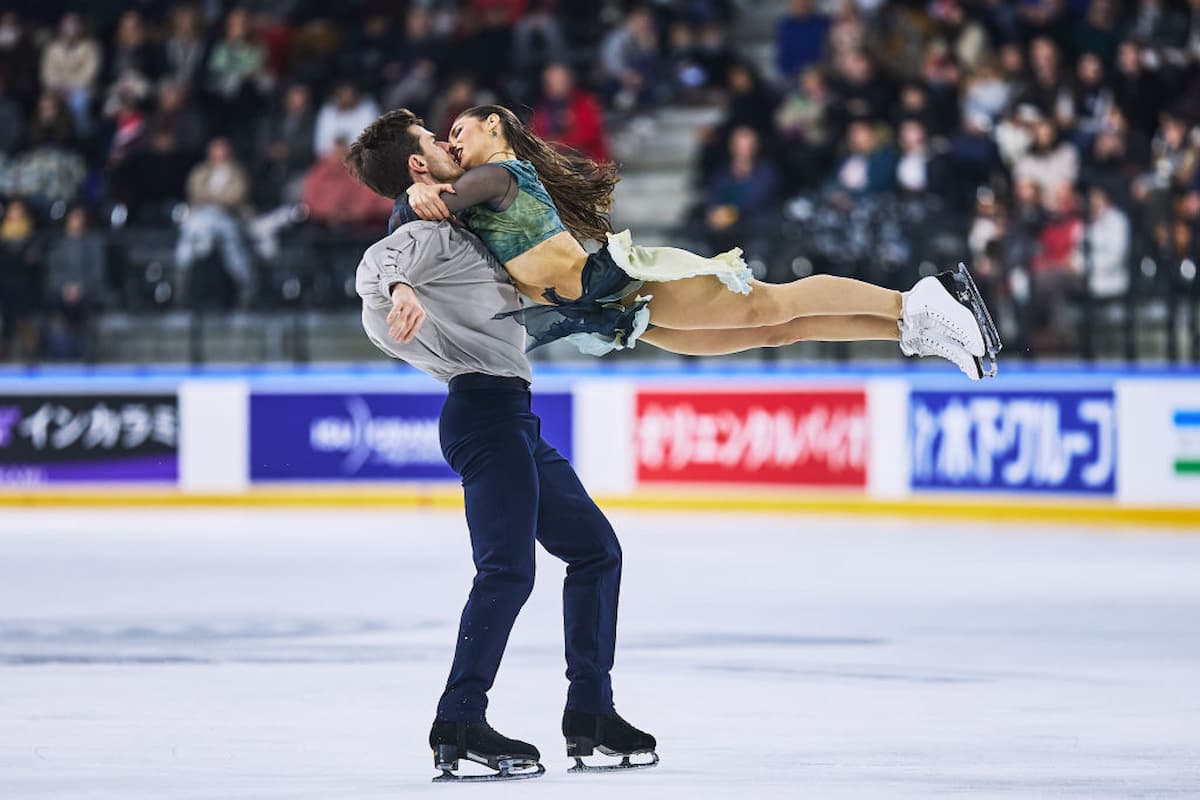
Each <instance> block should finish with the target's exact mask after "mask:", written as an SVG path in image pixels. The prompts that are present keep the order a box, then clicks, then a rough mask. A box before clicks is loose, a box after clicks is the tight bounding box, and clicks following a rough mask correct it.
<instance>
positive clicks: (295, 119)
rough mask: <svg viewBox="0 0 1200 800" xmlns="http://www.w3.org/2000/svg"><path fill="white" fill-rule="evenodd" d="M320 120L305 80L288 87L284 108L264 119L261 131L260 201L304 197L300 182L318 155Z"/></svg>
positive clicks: (275, 201) (263, 204) (266, 202)
mask: <svg viewBox="0 0 1200 800" xmlns="http://www.w3.org/2000/svg"><path fill="white" fill-rule="evenodd" d="M315 131H316V120H315V115H314V113H313V108H312V94H311V93H310V92H309V90H308V87H307V86H305V85H304V84H302V83H297V84H293V85H292V86H289V87H288V90H287V93H286V94H284V97H283V108H281V109H278V110H276V111H273V112H271V113H270V114H268V115H267V116H266V118H265V119H263V121H262V123H261V125H260V128H259V133H258V149H257V153H258V158H257V159H256V162H257V164H258V167H259V174H258V179H257V180H256V181H255V186H256V188H261V190H262V194H263V196H262V197H261V198H259V205H260V206H262V207H267V206H270V205H272V204H274V203H277V202H279V201H280V200H284V201H285V202H297V201H298V200H299V199H300V182H301V181H302V179H303V176H304V173H305V172H306V171H307V170H308V168H309V167H310V166H311V165H312V163H313V160H314V159H315V154H314V153H313V137H314V134H315Z"/></svg>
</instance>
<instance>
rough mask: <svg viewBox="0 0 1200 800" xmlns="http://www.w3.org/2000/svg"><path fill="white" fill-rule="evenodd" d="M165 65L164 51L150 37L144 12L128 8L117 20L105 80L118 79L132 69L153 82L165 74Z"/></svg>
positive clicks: (108, 81) (105, 70) (110, 81)
mask: <svg viewBox="0 0 1200 800" xmlns="http://www.w3.org/2000/svg"><path fill="white" fill-rule="evenodd" d="M163 69H164V64H163V55H162V52H161V51H160V50H159V48H158V46H157V45H155V44H154V43H152V42H150V41H149V40H148V38H147V36H146V29H145V26H144V24H143V23H142V15H141V14H139V13H138V12H137V11H126V12H125V13H124V14H122V15H121V19H120V22H118V23H117V33H116V36H115V37H114V38H113V46H112V47H111V48H110V49H109V51H108V60H107V64H106V65H105V69H104V79H103V80H104V84H105V85H111V84H113V83H116V82H117V81H118V80H120V79H122V78H124V77H126V76H127V75H129V74H131V73H132V74H135V75H137V76H139V77H140V78H141V79H142V80H143V81H145V82H149V83H152V82H154V81H156V80H158V78H159V77H160V76H161V75H162V72H163Z"/></svg>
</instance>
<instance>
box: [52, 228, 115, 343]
mask: <svg viewBox="0 0 1200 800" xmlns="http://www.w3.org/2000/svg"><path fill="white" fill-rule="evenodd" d="M106 274H107V263H106V259H105V254H104V240H103V238H102V237H101V236H100V235H99V234H97V233H93V232H92V231H89V230H88V224H87V212H86V211H84V209H83V208H82V207H81V206H75V207H74V208H72V209H71V210H70V211H68V212H67V218H66V223H65V225H64V229H63V235H62V236H61V237H59V238H58V240H57V241H56V242H55V243H54V246H53V247H51V248H50V252H49V253H48V254H47V256H46V295H47V297H46V308H47V309H48V310H49V312H50V318H49V326H48V331H47V336H46V341H45V348H46V354H47V355H48V356H50V357H51V358H72V359H78V358H81V357H82V356H83V355H84V352H85V350H86V349H87V338H86V327H87V322H88V319H89V318H90V317H91V316H92V314H93V313H94V312H95V311H99V310H100V309H102V308H103V307H104V306H106V305H107V304H108V302H107V288H106V286H105V281H106Z"/></svg>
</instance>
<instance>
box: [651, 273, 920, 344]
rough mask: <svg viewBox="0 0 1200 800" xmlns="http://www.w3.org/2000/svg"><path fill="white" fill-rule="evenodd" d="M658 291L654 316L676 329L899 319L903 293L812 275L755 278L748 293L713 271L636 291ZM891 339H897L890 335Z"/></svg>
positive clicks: (654, 320) (893, 322)
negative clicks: (827, 319) (823, 318)
mask: <svg viewBox="0 0 1200 800" xmlns="http://www.w3.org/2000/svg"><path fill="white" fill-rule="evenodd" d="M638 293H639V294H643V295H647V294H649V295H654V299H653V300H651V301H650V319H651V321H653V322H654V324H656V325H661V326H663V327H666V328H672V329H675V330H711V329H714V328H722V329H727V328H756V327H761V326H767V325H780V324H782V323H785V322H789V321H791V320H793V319H797V318H800V317H810V316H858V315H865V314H869V315H873V316H877V317H882V318H884V319H886V320H890V321H891V325H892V327H895V324H896V320H898V319H900V309H901V300H900V292H897V291H893V290H891V289H884V288H882V287H880V286H875V285H874V284H870V283H866V282H864V281H856V280H853V279H852V278H838V277H835V276H833V275H812V276H810V277H807V278H801V279H800V280H797V281H792V282H791V283H762V282H761V281H754V282H753V289H752V290H751V292H750V294H747V295H743V294H737V293H736V292H731V291H729V290H728V289H727V288H725V286H724V284H722V283H721V282H720V281H719V280H717V279H716V278H715V277H713V276H711V275H702V276H699V277H696V278H685V279H683V280H678V281H668V282H663V283H655V282H650V283H647V284H645V286H643V287H642V289H641V290H640V291H639V292H638ZM891 338H893V339H894V338H896V337H895V336H892V337H891Z"/></svg>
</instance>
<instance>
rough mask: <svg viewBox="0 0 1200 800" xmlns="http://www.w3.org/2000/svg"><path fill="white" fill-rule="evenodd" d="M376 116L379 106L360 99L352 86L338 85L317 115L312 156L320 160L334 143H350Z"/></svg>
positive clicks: (370, 100)
mask: <svg viewBox="0 0 1200 800" xmlns="http://www.w3.org/2000/svg"><path fill="white" fill-rule="evenodd" d="M378 116H379V106H378V105H376V103H375V101H374V100H372V99H371V98H369V97H362V96H360V95H359V93H358V87H357V86H355V85H354V84H353V83H351V82H349V81H342V82H341V83H339V84H338V85H337V86H336V87H334V90H333V94H332V95H331V96H330V98H329V100H327V101H326V102H325V104H324V105H322V106H321V110H320V111H319V112H318V113H317V124H316V129H315V132H314V134H313V152H314V153H316V155H317V156H318V157H320V156H324V155H325V154H326V153H328V152H329V151H330V150H332V149H333V143H334V141H336V140H337V139H345V140H346V141H348V142H352V141H354V140H355V139H357V138H358V135H359V134H360V133H362V132H363V129H364V128H366V127H367V126H368V125H370V124H371V123H372V122H374V121H375V118H376V117H378Z"/></svg>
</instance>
